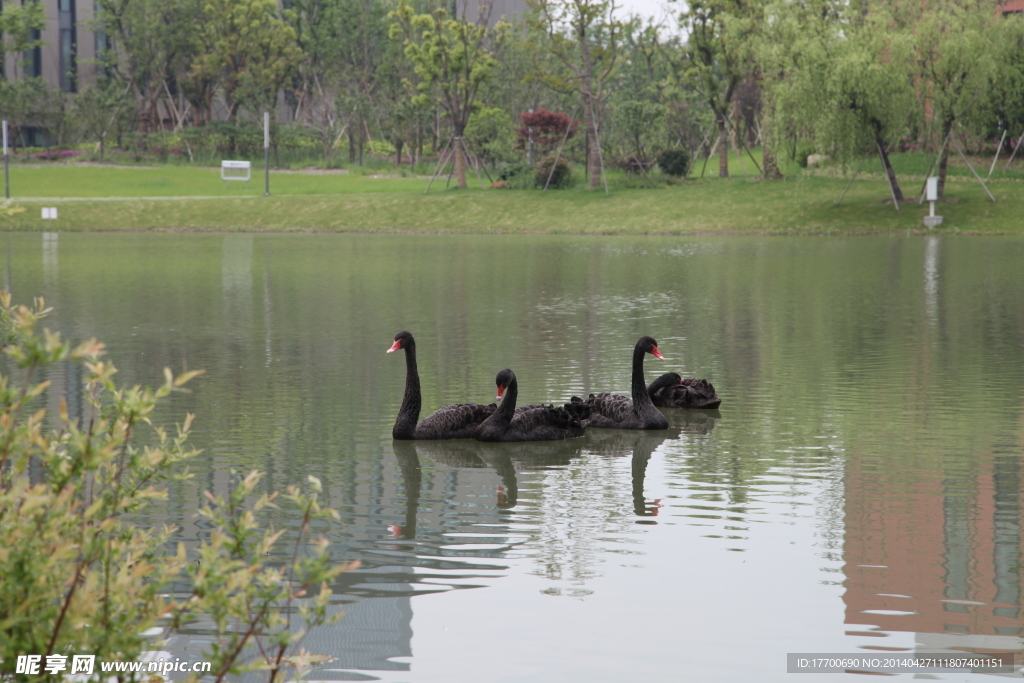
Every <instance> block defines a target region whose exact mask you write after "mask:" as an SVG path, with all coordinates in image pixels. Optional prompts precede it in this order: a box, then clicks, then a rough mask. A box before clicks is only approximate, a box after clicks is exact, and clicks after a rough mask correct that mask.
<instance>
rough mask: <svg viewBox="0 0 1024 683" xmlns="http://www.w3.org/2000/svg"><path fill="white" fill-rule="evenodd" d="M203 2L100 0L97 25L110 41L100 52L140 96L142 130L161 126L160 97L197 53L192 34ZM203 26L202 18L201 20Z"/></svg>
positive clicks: (105, 62)
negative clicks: (107, 47)
mask: <svg viewBox="0 0 1024 683" xmlns="http://www.w3.org/2000/svg"><path fill="white" fill-rule="evenodd" d="M199 3H200V0H184V1H182V2H163V1H162V0H97V2H96V28H97V29H98V30H99V31H101V32H102V33H103V34H104V35H106V36H107V37H108V38H109V40H110V47H109V49H106V50H104V51H103V54H102V55H101V56H100V60H101V63H102V65H103V66H104V67H105V68H106V69H108V70H109V72H110V73H111V74H112V76H113V78H114V79H115V80H119V81H122V82H124V83H127V84H128V86H129V87H130V89H131V90H132V91H134V93H135V94H136V98H135V99H136V102H137V116H136V118H137V123H138V127H139V130H141V131H155V130H159V129H160V128H161V119H162V117H161V115H160V112H159V104H158V103H159V101H160V100H161V99H162V98H163V97H165V96H166V95H169V94H170V93H171V91H173V90H174V89H176V86H177V83H178V82H179V81H180V79H181V78H183V77H184V76H185V75H186V74H187V72H188V69H189V65H190V64H191V62H192V59H193V57H194V53H195V46H194V44H193V42H192V38H191V35H192V33H193V31H194V28H193V27H194V22H195V19H196V16H197V15H198V14H199V9H200V4H199ZM200 25H201V22H200Z"/></svg>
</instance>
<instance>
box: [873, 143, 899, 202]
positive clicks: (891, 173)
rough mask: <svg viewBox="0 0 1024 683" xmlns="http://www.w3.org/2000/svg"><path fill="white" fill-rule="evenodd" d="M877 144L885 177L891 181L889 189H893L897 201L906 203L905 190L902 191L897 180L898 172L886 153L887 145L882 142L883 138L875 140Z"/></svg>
mask: <svg viewBox="0 0 1024 683" xmlns="http://www.w3.org/2000/svg"><path fill="white" fill-rule="evenodd" d="M875 143H876V144H877V145H878V155H879V156H880V157H881V158H882V167H883V168H884V169H885V176H886V178H888V180H889V187H890V188H892V194H893V196H894V197H895V198H896V201H898V202H902V201H906V200H904V199H903V190H901V189H900V182H899V181H898V180H896V171H895V170H893V167H892V163H891V162H890V161H889V155H888V154H886V152H885V143H884V142H882V139H881V138H875Z"/></svg>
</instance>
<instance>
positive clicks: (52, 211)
mask: <svg viewBox="0 0 1024 683" xmlns="http://www.w3.org/2000/svg"><path fill="white" fill-rule="evenodd" d="M43 218H44V219H45V220H57V207H56V206H44V207H43Z"/></svg>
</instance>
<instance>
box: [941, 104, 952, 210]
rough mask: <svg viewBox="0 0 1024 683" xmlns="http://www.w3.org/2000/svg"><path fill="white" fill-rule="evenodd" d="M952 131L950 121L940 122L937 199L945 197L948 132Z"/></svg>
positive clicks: (947, 165)
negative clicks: (940, 141) (940, 147)
mask: <svg viewBox="0 0 1024 683" xmlns="http://www.w3.org/2000/svg"><path fill="white" fill-rule="evenodd" d="M952 130H953V122H952V121H943V122H942V149H941V153H940V154H941V156H939V199H942V198H943V197H945V196H946V170H947V168H948V167H949V145H947V144H946V141H947V140H949V135H950V131H952Z"/></svg>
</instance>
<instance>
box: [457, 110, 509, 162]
mask: <svg viewBox="0 0 1024 683" xmlns="http://www.w3.org/2000/svg"><path fill="white" fill-rule="evenodd" d="M465 135H466V140H468V141H469V144H470V147H471V149H473V150H474V151H475V152H476V153H477V154H478V155H479V156H481V157H483V158H485V159H492V160H499V161H510V160H512V159H515V158H517V157H518V156H519V153H518V152H517V151H516V150H515V146H516V139H515V130H514V128H513V126H512V122H511V121H510V120H509V116H508V112H505V111H503V110H501V109H498V108H497V107H481V108H479V109H477V110H476V111H474V112H473V114H472V116H470V117H469V123H468V124H467V125H466V132H465Z"/></svg>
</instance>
